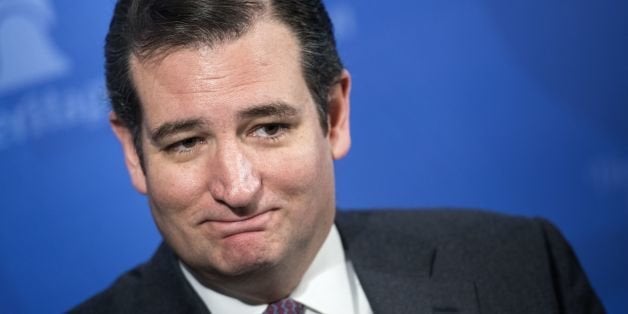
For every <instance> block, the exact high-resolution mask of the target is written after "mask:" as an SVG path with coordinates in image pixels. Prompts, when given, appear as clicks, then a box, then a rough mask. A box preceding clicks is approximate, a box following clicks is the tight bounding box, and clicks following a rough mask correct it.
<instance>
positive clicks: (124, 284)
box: [69, 264, 147, 313]
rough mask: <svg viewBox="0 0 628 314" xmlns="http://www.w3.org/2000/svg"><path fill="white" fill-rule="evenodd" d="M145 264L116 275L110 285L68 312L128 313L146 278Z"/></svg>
mask: <svg viewBox="0 0 628 314" xmlns="http://www.w3.org/2000/svg"><path fill="white" fill-rule="evenodd" d="M146 268H147V265H146V264H142V265H139V266H137V267H135V268H133V269H131V270H130V271H128V272H126V273H124V274H122V275H121V276H120V277H118V278H117V279H116V280H115V282H114V283H113V284H111V286H109V287H108V288H106V289H105V290H103V291H101V292H99V293H98V294H96V295H94V296H92V297H90V298H89V299H87V300H86V301H84V302H83V303H81V304H79V305H78V306H76V307H75V308H73V309H71V310H70V311H69V313H130V312H131V311H130V309H131V308H133V304H134V303H135V300H137V294H138V293H141V292H142V291H143V290H144V288H143V287H142V286H144V285H145V284H146V283H145V280H146V272H147V271H146Z"/></svg>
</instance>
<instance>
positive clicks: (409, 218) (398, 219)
mask: <svg viewBox="0 0 628 314" xmlns="http://www.w3.org/2000/svg"><path fill="white" fill-rule="evenodd" d="M336 222H337V224H338V225H340V226H341V228H343V229H346V230H348V231H350V232H358V231H362V232H363V231H364V230H365V229H368V230H370V231H372V232H378V231H379V232H384V231H385V232H387V233H391V232H392V233H393V234H399V235H400V236H412V235H415V236H420V237H427V238H434V240H437V239H443V238H446V239H447V240H448V241H452V240H454V239H459V240H472V238H473V237H489V238H494V237H495V236H499V235H500V234H504V233H506V234H508V235H509V237H510V236H516V235H517V234H518V233H525V234H539V235H540V234H541V233H542V232H543V230H542V224H543V223H546V222H544V221H541V220H539V219H535V218H527V217H520V216H511V215H506V214H501V213H495V212H489V211H481V210H460V209H417V210H368V211H344V212H340V213H339V214H338V217H337V219H336Z"/></svg>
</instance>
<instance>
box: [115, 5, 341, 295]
mask: <svg viewBox="0 0 628 314" xmlns="http://www.w3.org/2000/svg"><path fill="white" fill-rule="evenodd" d="M123 2H127V1H123ZM137 2H138V3H140V4H137V3H133V4H126V3H122V4H118V7H117V8H116V13H115V14H116V17H114V21H113V22H112V29H115V28H119V29H116V31H117V32H118V35H117V37H115V36H114V35H111V33H110V34H109V36H108V42H107V67H108V70H107V76H108V77H107V81H108V87H109V88H110V90H109V92H110V94H111V98H112V102H113V105H114V113H113V114H112V115H111V123H112V126H113V129H114V132H115V133H116V135H117V136H118V138H119V139H120V141H121V143H122V146H123V149H124V154H125V160H126V164H127V167H128V169H129V172H130V174H131V179H132V181H133V184H134V186H135V187H136V188H137V189H138V190H139V191H140V192H142V193H144V194H146V195H147V196H148V199H149V203H150V207H151V211H152V214H153V217H154V219H155V222H156V224H157V227H158V228H159V230H160V232H161V233H162V235H163V236H164V239H165V240H166V242H167V243H168V244H169V245H170V246H171V247H172V248H173V249H174V250H175V252H176V253H177V255H178V256H179V257H180V258H181V260H182V261H183V262H184V263H185V264H186V265H187V266H188V267H189V268H190V269H191V270H192V272H193V273H194V274H195V275H197V277H198V278H199V279H200V280H201V281H202V282H204V283H205V284H206V285H208V286H210V287H212V288H214V289H216V290H219V291H222V292H223V293H226V294H229V295H232V296H235V297H238V298H241V299H243V300H246V301H250V302H260V303H265V302H268V301H272V300H275V299H277V298H281V297H285V296H286V295H287V294H289V293H290V292H291V291H292V289H294V287H295V286H296V284H297V283H298V281H299V280H300V277H301V276H302V275H303V273H304V272H305V270H306V269H307V267H308V266H309V264H310V263H311V261H312V259H313V258H314V256H315V254H316V252H317V251H318V249H319V248H320V246H321V245H322V243H323V241H324V239H325V238H326V236H327V234H328V232H329V230H330V228H331V225H332V224H333V218H334V213H335V197H334V171H333V159H338V158H341V157H343V156H344V155H345V154H346V153H347V151H348V149H349V146H350V137H349V117H348V115H349V90H350V78H349V75H348V73H347V72H346V71H343V70H342V68H339V67H340V62H339V60H338V57H337V55H336V52H335V48H334V47H333V46H334V44H333V37H332V35H331V28H330V27H331V26H330V25H329V20H328V17H327V15H326V13H325V11H324V9H323V7H322V5H321V4H320V3H318V1H311V2H312V3H313V4H305V3H301V1H291V2H289V1H285V2H286V3H283V2H284V1H276V2H275V3H271V4H269V3H265V2H264V3H262V4H256V3H253V2H251V1H195V2H194V3H195V5H194V6H193V7H192V8H188V7H181V6H185V5H183V4H182V3H187V2H192V1H164V2H172V4H168V5H163V4H157V2H158V1H137ZM141 2H150V5H148V4H146V3H141ZM198 2H202V3H203V5H199V4H198ZM210 2H211V4H209V3H210ZM227 2H228V4H227ZM186 5H191V4H186ZM153 10H156V11H153ZM199 10H204V11H205V12H202V13H201V12H197V11H199ZM140 11H141V13H133V14H135V15H142V16H152V18H151V19H140V21H141V22H134V23H135V24H134V23H128V25H127V26H122V24H120V23H122V22H121V21H119V20H118V21H117V20H116V19H117V18H118V19H119V18H120V16H128V15H129V13H128V12H140ZM282 12H283V13H282ZM314 13H315V14H314ZM232 15H234V16H232ZM235 15H237V16H238V17H236V16H235ZM192 16H194V17H192ZM297 16H300V17H299V18H297ZM167 17H169V18H167ZM201 17H203V18H201ZM125 19H126V20H128V17H125ZM180 19H181V20H185V21H187V22H195V23H196V24H197V26H196V28H198V29H196V28H193V27H190V26H189V25H187V24H189V23H187V22H186V25H187V26H186V27H183V26H181V27H180V25H179V24H178V21H179V20H180ZM149 20H150V23H156V24H158V25H153V26H150V25H147V24H150V23H149ZM296 20H299V21H300V22H297V21H296ZM155 21H157V22H155ZM290 21H292V22H290ZM290 23H293V24H294V25H296V26H292V25H291V24H290ZM321 23H322V24H324V25H326V26H320V25H318V26H311V25H306V24H321ZM231 24H233V25H231ZM210 26H211V27H213V28H221V29H222V32H221V33H220V34H222V35H217V34H218V33H215V32H214V33H209V32H208V31H206V30H204V28H206V27H210ZM144 29H147V30H150V29H154V31H151V32H148V31H147V32H148V33H147V34H143V33H142V30H144ZM160 29H161V31H158V30H160ZM172 29H174V30H172ZM299 29H315V30H321V31H324V32H328V33H327V34H324V35H321V34H311V31H310V32H309V33H308V32H304V33H303V34H302V35H299V34H300V33H299ZM193 31H196V32H197V36H196V37H195V36H193V35H192V32H193ZM112 32H113V33H115V32H114V31H112ZM124 32H128V33H129V34H123V33H124ZM134 32H137V34H136V35H133V36H131V35H130V34H133V33H134ZM142 34H143V35H142ZM164 34H171V35H170V36H166V38H170V39H171V41H169V42H170V44H169V45H165V44H164V45H162V44H156V43H159V42H160V40H161V39H159V38H160V36H163V35H164ZM203 34H204V35H203ZM200 35H203V36H200ZM121 36H122V37H125V36H126V37H128V38H139V39H141V40H139V39H135V41H134V42H133V44H127V45H121V46H124V47H127V48H128V47H130V50H126V52H125V50H124V49H121V48H119V49H114V48H112V46H115V45H112V44H111V43H112V42H113V41H116V40H122V39H121ZM198 36H200V37H198ZM317 36H318V37H320V36H323V37H328V39H326V43H327V44H326V45H323V44H317V45H316V44H309V45H308V44H305V43H304V42H307V41H308V40H313V38H310V37H317ZM190 38H192V39H199V38H200V39H199V40H196V41H193V40H189V39H190ZM177 40H178V41H179V42H180V43H179V44H172V42H177ZM318 42H320V40H319V41H318ZM312 49H315V51H309V50H312ZM320 49H322V50H323V51H321V50H320ZM330 49H331V51H333V53H332V55H333V56H334V57H330V58H329V57H324V56H326V55H328V54H329V53H330ZM306 50H308V51H306ZM125 53H126V55H125ZM308 55H309V57H308ZM116 58H117V59H116ZM329 59H331V61H329ZM325 60H327V61H325ZM116 62H118V63H123V64H124V65H125V66H126V67H125V68H124V70H122V69H117V68H116V67H117V66H121V65H120V64H117V65H116V64H114V63H116ZM317 62H318V63H317ZM325 64H331V65H325ZM314 66H316V67H314ZM116 69H117V70H116ZM336 69H338V71H336ZM115 75H119V76H120V77H119V78H117V77H116V76H115ZM116 79H119V80H120V82H118V81H117V80H116ZM124 80H126V81H127V82H126V83H125V82H124ZM116 88H117V89H116ZM125 93H126V94H125ZM320 93H324V94H320ZM123 94H124V95H123ZM133 102H134V103H135V108H133V106H132V105H130V104H131V103H133ZM134 115H136V116H134ZM134 119H135V120H134ZM133 123H136V124H133ZM321 124H322V126H323V131H321ZM139 152H142V153H141V155H140V153H139Z"/></svg>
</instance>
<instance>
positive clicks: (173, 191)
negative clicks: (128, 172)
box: [147, 163, 207, 214]
mask: <svg viewBox="0 0 628 314" xmlns="http://www.w3.org/2000/svg"><path fill="white" fill-rule="evenodd" d="M201 172H202V171H201V170H200V169H196V168H195V167H193V166H192V165H191V166H187V167H181V166H177V167H174V166H169V165H168V164H166V163H160V164H159V165H157V164H155V166H154V167H152V168H151V166H149V169H148V171H147V184H148V186H147V188H148V192H149V193H148V195H150V197H151V201H152V202H153V203H154V204H155V205H156V207H157V208H156V209H157V210H158V211H159V212H160V213H162V214H174V213H178V212H180V211H181V210H183V209H185V208H188V207H190V205H191V204H193V203H195V202H196V201H197V200H198V199H199V198H200V197H201V196H202V195H203V192H204V191H205V190H207V189H206V188H204V186H205V184H204V182H205V181H204V180H202V179H203V178H202V177H201V176H199V175H198V174H199V173H201Z"/></svg>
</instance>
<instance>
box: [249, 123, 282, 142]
mask: <svg viewBox="0 0 628 314" xmlns="http://www.w3.org/2000/svg"><path fill="white" fill-rule="evenodd" d="M288 128H289V127H288V125H287V124H283V123H269V124H264V125H260V126H258V127H257V128H255V129H254V130H253V132H251V135H253V136H255V137H261V138H269V139H277V138H279V137H280V136H282V135H283V134H284V133H285V132H286V131H287V130H288Z"/></svg>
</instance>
